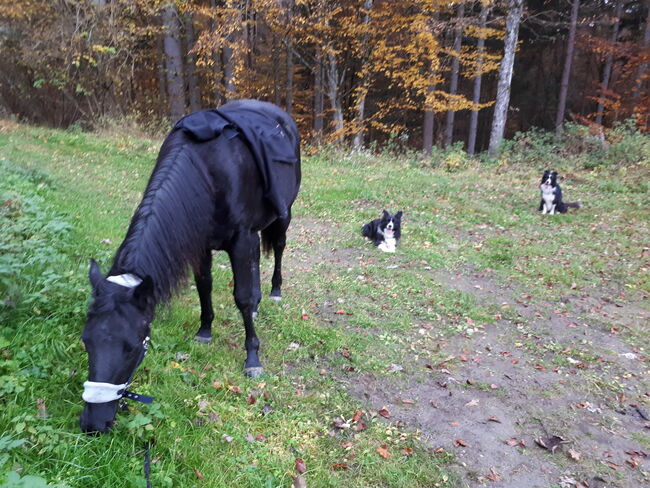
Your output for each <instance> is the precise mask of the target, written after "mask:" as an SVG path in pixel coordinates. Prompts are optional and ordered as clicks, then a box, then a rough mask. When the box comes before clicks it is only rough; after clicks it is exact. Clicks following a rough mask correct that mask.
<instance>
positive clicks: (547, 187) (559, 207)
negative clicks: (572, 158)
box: [539, 169, 582, 215]
mask: <svg viewBox="0 0 650 488" xmlns="http://www.w3.org/2000/svg"><path fill="white" fill-rule="evenodd" d="M539 189H540V190H541V193H542V199H541V201H540V203H539V211H540V212H542V215H544V214H547V213H548V214H551V215H553V214H555V213H556V212H559V213H566V212H567V210H569V207H573V208H580V207H582V205H581V204H580V202H566V203H565V202H564V200H562V188H560V184H559V183H558V182H557V171H549V170H548V169H547V170H546V171H544V175H543V176H542V183H541V184H540V185H539Z"/></svg>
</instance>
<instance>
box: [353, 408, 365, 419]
mask: <svg viewBox="0 0 650 488" xmlns="http://www.w3.org/2000/svg"><path fill="white" fill-rule="evenodd" d="M362 416H363V412H361V410H357V411H356V412H354V415H353V416H352V421H353V422H358V421H359V420H361V417H362Z"/></svg>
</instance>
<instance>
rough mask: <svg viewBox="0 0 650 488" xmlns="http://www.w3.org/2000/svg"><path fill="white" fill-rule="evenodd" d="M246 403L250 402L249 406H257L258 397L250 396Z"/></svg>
mask: <svg viewBox="0 0 650 488" xmlns="http://www.w3.org/2000/svg"><path fill="white" fill-rule="evenodd" d="M246 401H247V402H248V404H249V405H255V402H256V401H257V397H256V396H255V395H249V396H248V398H247V399H246Z"/></svg>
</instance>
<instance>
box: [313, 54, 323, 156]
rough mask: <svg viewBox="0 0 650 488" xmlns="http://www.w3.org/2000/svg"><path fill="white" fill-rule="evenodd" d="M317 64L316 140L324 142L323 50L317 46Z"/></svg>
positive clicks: (315, 89) (315, 86)
mask: <svg viewBox="0 0 650 488" xmlns="http://www.w3.org/2000/svg"><path fill="white" fill-rule="evenodd" d="M316 49H317V50H318V51H317V53H316V64H315V66H314V142H315V143H316V144H321V143H322V142H323V111H324V108H325V103H324V102H325V100H324V98H325V96H324V93H323V51H322V50H321V49H320V47H317V48H316Z"/></svg>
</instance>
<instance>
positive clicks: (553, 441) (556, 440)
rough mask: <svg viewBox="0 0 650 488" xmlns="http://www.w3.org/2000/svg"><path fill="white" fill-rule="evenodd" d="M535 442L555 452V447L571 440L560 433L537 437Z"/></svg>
mask: <svg viewBox="0 0 650 488" xmlns="http://www.w3.org/2000/svg"><path fill="white" fill-rule="evenodd" d="M535 442H536V443H537V445H538V446H540V447H543V448H544V449H548V450H549V451H551V452H555V449H557V447H558V446H559V445H561V444H568V443H569V442H570V441H567V440H565V439H563V438H562V437H560V436H559V435H552V436H550V437H540V438H538V439H535Z"/></svg>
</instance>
